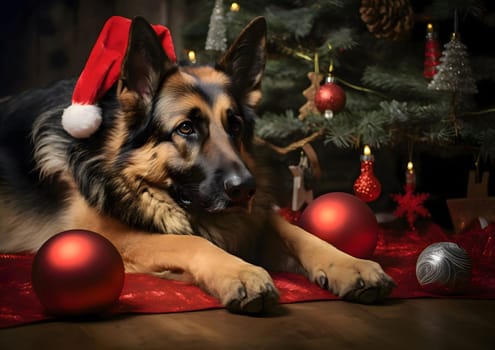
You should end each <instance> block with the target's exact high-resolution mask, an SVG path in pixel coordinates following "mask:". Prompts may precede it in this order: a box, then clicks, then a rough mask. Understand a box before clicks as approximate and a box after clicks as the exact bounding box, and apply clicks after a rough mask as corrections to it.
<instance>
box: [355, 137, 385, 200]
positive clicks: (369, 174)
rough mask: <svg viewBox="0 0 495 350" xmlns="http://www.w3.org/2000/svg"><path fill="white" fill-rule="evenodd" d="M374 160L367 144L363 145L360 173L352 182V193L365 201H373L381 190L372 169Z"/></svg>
mask: <svg viewBox="0 0 495 350" xmlns="http://www.w3.org/2000/svg"><path fill="white" fill-rule="evenodd" d="M374 161H375V158H374V157H373V155H372V154H371V150H370V148H369V146H367V145H366V146H364V152H363V155H361V174H360V175H359V177H358V178H357V179H356V181H355V182H354V193H355V194H356V196H358V197H359V198H360V199H361V200H363V201H365V202H372V201H374V200H375V199H377V198H378V197H379V196H380V193H381V191H382V185H381V184H380V181H378V179H377V178H376V177H375V174H374V171H373V165H374Z"/></svg>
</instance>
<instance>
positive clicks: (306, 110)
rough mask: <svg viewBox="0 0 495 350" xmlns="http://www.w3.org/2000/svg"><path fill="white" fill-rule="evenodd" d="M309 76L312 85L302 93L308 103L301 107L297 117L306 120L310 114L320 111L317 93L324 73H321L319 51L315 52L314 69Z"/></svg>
mask: <svg viewBox="0 0 495 350" xmlns="http://www.w3.org/2000/svg"><path fill="white" fill-rule="evenodd" d="M307 76H308V79H309V81H311V85H310V86H309V87H308V88H307V89H306V90H304V91H303V93H302V95H303V96H304V97H306V103H305V104H304V105H302V107H301V108H299V115H298V116H297V117H298V118H299V119H300V120H304V118H306V117H307V116H308V115H311V114H318V113H319V111H318V109H317V108H316V105H315V95H316V91H317V90H318V89H319V87H320V81H321V80H322V79H323V74H321V73H320V68H319V61H318V53H315V57H314V71H313V72H309V73H308V75H307Z"/></svg>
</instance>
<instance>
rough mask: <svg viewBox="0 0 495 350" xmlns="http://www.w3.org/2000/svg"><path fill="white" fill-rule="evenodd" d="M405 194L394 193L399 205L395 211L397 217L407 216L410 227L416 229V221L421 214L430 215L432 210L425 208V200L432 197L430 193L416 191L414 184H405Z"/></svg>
mask: <svg viewBox="0 0 495 350" xmlns="http://www.w3.org/2000/svg"><path fill="white" fill-rule="evenodd" d="M404 191H405V193H404V194H392V195H391V197H392V199H393V200H394V201H395V202H397V204H398V206H397V208H396V209H395V211H394V215H395V216H397V217H405V218H406V220H407V222H408V224H409V227H410V228H411V229H413V230H414V229H415V227H414V223H415V222H416V220H417V218H418V217H419V216H421V217H429V216H430V212H429V211H428V209H426V208H425V206H424V202H425V201H426V200H427V199H428V197H430V194H429V193H414V189H413V187H412V186H408V185H406V186H404Z"/></svg>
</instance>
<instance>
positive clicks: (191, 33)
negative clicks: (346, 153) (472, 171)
mask: <svg viewBox="0 0 495 350" xmlns="http://www.w3.org/2000/svg"><path fill="white" fill-rule="evenodd" d="M217 3H218V1H217ZM217 5H218V4H217ZM223 6H224V16H223V20H224V23H225V26H226V28H228V30H227V38H228V42H232V40H233V39H234V37H235V36H236V35H237V33H238V32H239V31H240V30H241V29H242V27H243V26H244V25H245V24H246V23H248V21H249V20H250V19H251V18H253V17H255V16H259V15H262V16H264V17H265V18H266V20H267V23H268V54H269V56H268V58H269V59H268V62H267V66H266V72H265V78H264V81H263V92H264V97H263V103H262V105H261V109H260V115H261V118H260V119H259V120H258V123H257V134H258V136H259V137H260V138H261V139H263V140H265V141H267V142H270V143H272V144H275V145H278V146H287V145H289V146H290V145H294V144H296V142H297V144H296V145H299V146H300V145H301V140H308V141H315V140H319V141H320V142H321V143H322V144H323V145H325V147H327V149H328V150H329V152H331V151H332V150H335V149H341V150H346V149H353V150H362V147H363V146H364V145H369V146H371V148H372V149H374V150H378V149H392V150H394V149H395V150H402V152H404V153H407V154H409V157H410V156H411V152H412V150H413V149H414V150H415V151H416V150H419V149H428V151H431V152H438V153H442V154H449V155H458V154H476V155H481V159H483V160H484V161H485V162H486V163H487V164H489V165H488V167H492V166H493V159H494V158H495V142H493V140H495V127H494V125H495V123H494V121H495V108H494V107H495V103H493V99H491V100H490V97H489V98H486V97H485V98H483V97H484V96H486V95H485V94H487V92H486V90H487V89H484V91H480V92H479V93H475V92H476V84H477V83H478V82H483V83H486V82H489V83H488V86H489V87H493V81H495V71H493V67H494V66H495V59H494V57H493V56H491V57H490V56H483V55H472V56H471V55H470V54H469V47H470V44H471V43H470V41H468V40H462V41H463V42H464V45H465V46H464V45H463V44H461V41H460V40H456V41H455V43H451V44H450V46H451V47H452V48H451V49H450V51H449V49H448V48H446V50H445V51H446V52H447V55H446V57H443V60H444V61H443V63H444V64H445V60H448V63H449V64H452V65H454V66H455V65H461V67H457V68H460V69H461V70H462V71H463V72H464V73H466V72H467V74H468V75H467V76H466V75H464V76H463V78H462V79H464V81H463V83H462V84H463V85H462V86H464V87H466V86H469V87H470V91H469V93H457V91H456V93H455V94H453V91H451V90H450V89H436V88H428V85H429V84H432V85H435V84H437V83H436V82H435V81H432V80H431V79H427V78H425V76H424V75H423V68H424V67H423V65H424V60H425V40H426V34H427V25H428V24H429V23H430V29H431V23H433V24H434V25H435V26H436V27H440V29H441V30H442V31H443V32H441V33H439V35H438V38H439V41H442V45H441V47H443V43H445V42H447V41H448V40H449V39H450V38H451V35H452V33H453V32H457V30H459V32H460V33H456V35H457V36H458V37H459V36H460V37H461V38H463V36H462V35H463V31H468V29H469V26H471V25H474V24H476V23H478V22H483V23H484V25H488V26H491V27H490V28H492V29H493V26H494V25H493V24H491V23H488V21H486V20H485V17H484V16H485V14H486V11H487V7H486V6H487V4H484V3H483V2H482V1H470V0H464V1H462V0H461V1H455V2H452V1H442V0H431V1H409V0H346V1H342V0H271V1H261V0H249V1H238V2H237V3H232V2H228V1H225V2H224V3H223ZM213 7H214V2H213V1H205V2H204V3H203V8H205V9H206V8H208V9H209V10H208V11H204V12H205V14H204V16H205V17H207V16H210V15H211V13H212V12H211V11H212V9H213ZM230 7H232V8H231V9H230ZM492 11H493V9H492ZM454 13H457V14H458V18H459V22H457V21H455V19H454ZM456 18H457V17H456ZM454 22H456V27H458V28H454ZM473 23H474V24H473ZM487 23H488V24H487ZM205 24H208V19H207V18H206V19H205V20H198V21H195V22H194V23H193V24H191V26H190V27H188V28H186V31H185V33H186V34H185V42H186V45H189V47H191V48H197V49H198V50H200V48H201V44H198V43H197V42H195V40H196V41H201V40H204V36H201V35H200V34H198V33H206V32H208V28H205V27H204V25H205ZM466 38H468V37H466ZM469 39H471V38H469ZM458 45H463V46H462V47H461V48H458ZM453 46H456V47H457V48H455V47H453ZM452 51H453V52H452ZM448 56H450V58H449V57H448ZM203 57H205V60H210V59H211V54H210V55H205V56H203ZM316 58H318V60H316ZM465 64H467V65H470V67H472V68H473V69H472V71H471V69H470V68H469V69H468V70H465V69H464V65H465ZM437 68H438V69H440V68H441V67H440V66H439V67H437ZM449 69H450V68H449ZM453 69H456V67H454V68H453ZM328 73H331V76H332V77H333V78H334V81H335V84H337V85H338V86H340V87H341V88H342V89H343V90H344V91H345V107H344V109H343V110H342V111H340V112H338V113H331V115H330V116H331V117H328V115H327V114H326V113H325V111H318V109H315V108H314V101H312V98H313V96H315V90H318V88H319V87H318V86H315V83H314V79H315V76H317V77H319V76H322V81H321V82H320V83H319V84H320V85H321V84H324V78H325V76H327V75H328ZM438 74H444V73H442V72H441V71H440V72H438ZM450 77H452V75H451V76H450ZM433 79H435V77H433ZM438 79H442V77H441V76H439V77H438ZM490 84H491V85H490ZM461 92H462V91H461ZM317 93H318V92H317V91H316V94H317ZM488 94H489V93H488ZM301 113H302V114H303V115H302V117H301ZM325 115H327V118H325ZM303 144H304V142H303ZM319 152H320V158H321V157H322V154H321V152H325V151H324V149H323V151H321V150H320V151H319ZM323 157H324V155H323ZM409 160H410V159H409Z"/></svg>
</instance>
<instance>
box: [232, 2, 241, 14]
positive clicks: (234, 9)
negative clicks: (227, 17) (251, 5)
mask: <svg viewBox="0 0 495 350" xmlns="http://www.w3.org/2000/svg"><path fill="white" fill-rule="evenodd" d="M240 10H241V6H240V5H239V4H238V3H237V2H233V3H232V4H230V11H232V12H239V11H240Z"/></svg>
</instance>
